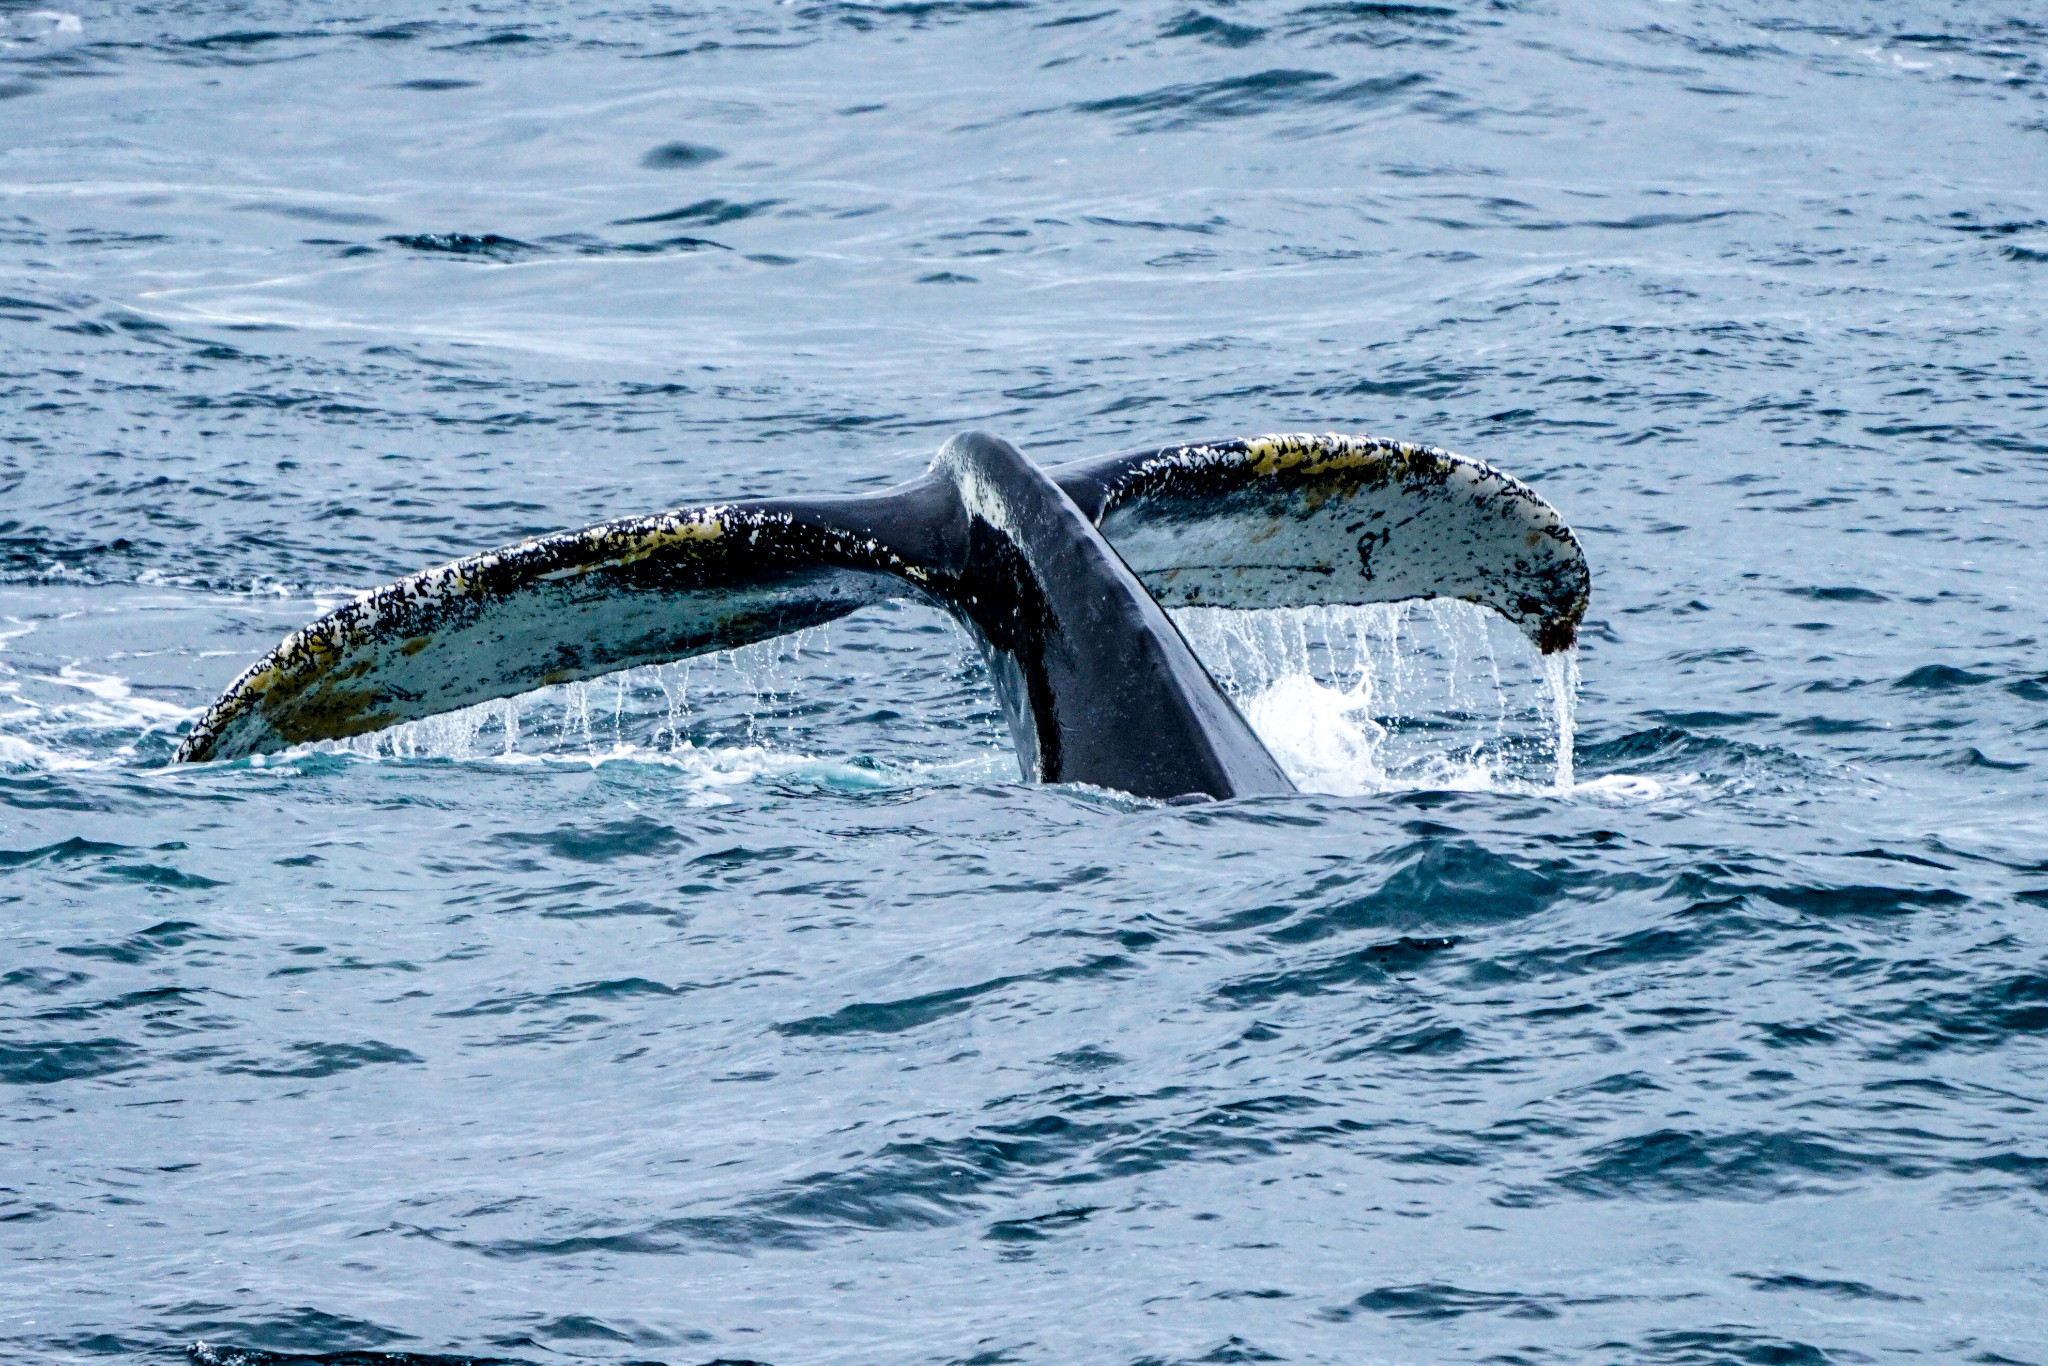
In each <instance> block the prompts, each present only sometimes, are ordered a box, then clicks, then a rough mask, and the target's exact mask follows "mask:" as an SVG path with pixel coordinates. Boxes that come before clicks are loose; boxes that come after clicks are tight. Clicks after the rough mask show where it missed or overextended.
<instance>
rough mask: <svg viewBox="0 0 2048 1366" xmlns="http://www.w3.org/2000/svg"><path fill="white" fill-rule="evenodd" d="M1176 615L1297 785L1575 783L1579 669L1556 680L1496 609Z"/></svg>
mask: <svg viewBox="0 0 2048 1366" xmlns="http://www.w3.org/2000/svg"><path fill="white" fill-rule="evenodd" d="M1172 615H1173V618H1174V621H1175V623H1176V624H1177V625H1178V626H1179V627H1180V629H1181V632H1182V634H1183V635H1185V636H1186V637H1187V639H1188V643H1189V644H1190V645H1191V646H1193V647H1194V650H1195V653H1196V654H1197V655H1199V656H1200V657H1201V660H1202V662H1203V663H1204V664H1205V665H1207V666H1208V668H1209V670H1210V672H1211V673H1213V674H1214V675H1215V676H1216V679H1217V681H1218V682H1220V683H1222V684H1223V686H1224V689H1225V691H1227V692H1229V693H1230V694H1231V696H1232V697H1233V699H1234V700H1235V701H1236V702H1237V704H1238V706H1239V708H1240V709H1241V710H1242V711H1243V712H1244V715H1245V719H1246V720H1247V721H1249V722H1250V723H1251V726H1252V729H1253V730H1254V731H1256V732H1257V733H1258V736H1259V738H1260V739H1261V740H1263V741H1264V742H1265V743H1266V747H1267V748H1268V749H1270V750H1272V751H1273V757H1274V758H1276V759H1278V760H1279V761H1280V766H1281V767H1282V768H1284V769H1286V770H1287V774H1288V776H1289V777H1291V778H1293V779H1294V781H1295V783H1296V784H1297V785H1299V786H1300V787H1302V788H1303V789H1305V790H1308V791H1313V792H1328V793H1332V794H1335V795H1342V796H1351V795H1357V794H1361V793H1368V792H1378V791H1386V790H1392V789H1413V788H1432V789H1448V790H1461V791H1472V790H1487V789H1499V790H1511V791H1536V790H1548V789H1552V788H1554V789H1555V790H1558V791H1569V790H1571V784H1572V778H1573V766H1572V757H1571V742H1572V726H1571V720H1570V717H1571V714H1572V708H1573V703H1574V701H1575V690H1576V688H1577V683H1578V678H1577V673H1576V668H1575V667H1567V668H1566V670H1565V671H1564V672H1559V673H1558V675H1557V677H1556V678H1555V680H1553V679H1552V678H1551V676H1550V670H1549V668H1548V666H1547V665H1546V664H1545V663H1544V662H1542V661H1539V659H1538V656H1537V655H1536V652H1535V650H1534V649H1533V648H1531V647H1530V646H1529V644H1528V643H1527V642H1526V641H1525V640H1524V639H1523V638H1522V636H1521V634H1520V633H1519V632H1517V631H1516V630H1515V629H1514V628H1513V627H1512V626H1511V625H1510V624H1509V623H1507V622H1506V621H1505V620H1503V619H1502V618H1500V617H1499V616H1497V615H1495V614H1494V613H1492V612H1488V611H1486V610H1484V609H1482V608H1478V607H1474V606H1471V605H1469V604H1466V603H1461V602H1423V603H1401V604H1393V605H1382V606H1373V607H1309V608H1291V609H1285V610H1280V611H1265V612H1237V611H1230V610H1227V609H1214V608H1190V609H1182V610H1176V611H1175V612H1173V614H1172ZM1559 699H1562V701H1559ZM1546 778H1548V779H1550V781H1549V782H1545V781H1544V779H1546Z"/></svg>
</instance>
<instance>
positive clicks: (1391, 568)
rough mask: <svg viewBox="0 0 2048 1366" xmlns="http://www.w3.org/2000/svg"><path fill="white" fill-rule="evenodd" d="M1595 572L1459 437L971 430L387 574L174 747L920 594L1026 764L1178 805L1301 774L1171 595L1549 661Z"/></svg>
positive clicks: (366, 728) (699, 645)
mask: <svg viewBox="0 0 2048 1366" xmlns="http://www.w3.org/2000/svg"><path fill="white" fill-rule="evenodd" d="M1587 585H1588V576H1587V571H1586V565H1585V560H1584V557H1583V555H1582V554H1581V553H1580V551H1579V547H1578V543H1577V541H1576V540H1575V539H1574V538H1573V537H1572V535H1571V532H1570V531H1569V530H1568V529H1567V528H1566V527H1565V525H1564V523H1563V521H1562V519H1561V518H1560V517H1559V516H1558V514H1557V513H1556V511H1555V510H1554V509H1553V508H1551V507H1550V505H1549V504H1547V503H1545V502H1544V501H1543V500H1542V499H1541V498H1539V497H1538V496H1537V495H1536V494H1535V493H1534V492H1533V491H1532V490H1530V489H1529V488H1528V487H1527V486H1525V485H1523V484H1521V483H1520V482H1518V481H1516V480H1514V479H1512V478H1510V477H1508V476H1506V475H1503V474H1501V473H1499V472H1498V471H1495V470H1493V469H1491V468H1489V467H1487V466H1485V465H1483V464H1480V463H1478V462H1476V461H1471V460H1466V459H1463V458H1462V457H1459V456H1454V455H1451V454H1449V453H1447V452H1444V451H1438V450H1435V449H1433V448H1428V447H1418V446H1410V445H1406V444H1401V443H1394V442H1383V441H1376V440H1372V439H1370V438H1359V437H1346V436H1309V435H1287V436H1269V437H1255V438H1247V439H1242V440H1233V441H1225V442H1216V443H1206V444H1192V445H1183V446H1172V447H1165V448H1162V449H1158V450H1150V451H1139V452H1132V453H1128V454H1124V455H1115V456H1107V457H1101V458H1098V459H1092V460H1085V461H1079V462H1076V463H1074V464H1070V465H1064V466H1059V467H1056V468H1053V469H1051V470H1040V469H1038V468H1037V467H1035V466H1033V465H1032V464H1031V463H1030V462H1029V461H1028V460H1026V459H1025V458H1024V457H1023V456H1022V455H1021V454H1020V453H1019V452H1018V451H1017V450H1016V448H1015V447H1013V446H1010V445H1009V444H1008V443H1007V442H1004V441H1002V440H1001V439H1000V438H997V437H992V436H988V435H985V434H981V433H969V434H966V435H963V436H959V437H955V438H954V439H953V440H951V441H949V442H948V443H947V444H946V445H945V447H943V448H942V449H941V451H940V453H939V456H938V458H937V459H936V460H935V461H934V462H933V464H932V466H931V468H930V470H928V471H927V472H926V474H925V475H924V476H923V477H922V478H920V479H917V480H914V481H912V482H910V483H908V484H904V485H901V486H899V487H897V488H894V489H890V490H887V491H885V492H883V493H878V494H870V495H864V496H854V497H837V498H809V499H805V498H777V499H757V500H750V501H744V502H734V503H725V504H714V505H710V506H705V507H698V508H690V509H684V510H680V511H674V512H666V513H660V514H656V515H653V516H648V517H634V518H626V519H623V520H620V521H613V522H606V523H603V524H601V525H598V526H594V527H589V528H586V529H584V530H582V531H573V532H563V533H559V534H556V535H552V536H544V537H540V538H538V539H535V540H530V541H525V542H521V543H520V544H518V545H514V546H510V547H507V548H505V549H502V550H496V551H490V552H487V553H484V554H481V555H473V556H470V557H468V558H466V559H462V560H457V561H455V562H454V563H452V564H449V565H445V566H443V567H441V568H438V569H430V570H426V571H424V572H422V573H419V574H415V575H413V576H411V577H410V578H407V579H403V580H400V581H399V582H397V583H394V584H390V585H387V586H386V587H383V588H379V589H376V590H375V591H373V592H371V593H368V594H365V595H364V596H363V597H361V598H359V599H357V600H356V601H355V602H352V603H350V604H348V605H347V606H345V607H342V608H340V609H338V610H336V611H334V612H330V613H329V614H327V615H326V616H324V617H321V618H320V619H319V620H317V621H315V622H313V623H311V624H310V625H308V626H306V627H304V628H302V629H301V630H299V631H296V632H294V633H293V634H292V635H291V636H289V637H287V638H286V639H285V640H284V641H283V643H281V644H280V645H279V646H278V647H277V648H276V649H274V650H272V651H271V652H270V653H269V654H268V655H266V656H265V657H264V658H263V659H261V660H259V661H257V662H256V663H255V664H254V665H252V666H251V667H250V668H249V669H248V670H247V671H246V672H245V673H244V674H243V675H242V676H241V677H240V678H238V679H237V680H236V681H235V682H234V683H233V684H232V685H231V686H230V687H229V688H228V689H227V691H226V692H225V693H224V694H222V696H221V697H220V698H219V700H217V701H216V702H214V703H213V705H212V706H210V707H209V708H207V710H206V711H205V712H204V713H203V714H202V715H201V716H200V718H199V720H198V721H197V722H196V723H195V724H194V726H193V728H192V730H191V731H190V732H189V733H188V734H187V735H186V737H185V739H184V741H183V742H182V743H181V744H180V746H179V748H178V751H177V756H176V757H177V759H179V760H180V761H196V760H208V759H232V758H237V757H241V756H244V755H249V754H257V753H266V752H271V751H275V750H279V749H283V748H285V747H287V746H289V745H293V744H300V743H305V742H307V741H312V740H322V739H340V738H345V737H348V736H352V735H361V734H366V733H368V732H372V731H376V730H381V729H383V728H384V727H386V726H391V725H395V724H398V723H400V722H404V721H412V720H418V719H420V718H423V717H427V716H433V715H437V714H439V713H442V712H446V711H452V710H454V709H456V708H459V707H464V706H469V705H472V704H474V703H478V702H484V701H489V700H491V699H494V698H501V697H509V696H513V695H515V694H518V693H522V692H527V691H530V690H532V689H534V688H537V687H542V686H545V685H547V684H551V683H565V682H573V681H577V680H581V679H588V678H595V677H599V676H601V675H604V674H607V673H612V672H615V671H617V670H619V669H624V668H630V667H633V666H635V665H643V664H656V663H662V662H666V661H669V660H674V659H681V658H686V657H688V656H691V655H697V654H703V653H707V652H709V651H714V650H728V649H735V648H738V647H739V646H742V645H748V644H751V643H754V642H756V641H761V640H767V639H771V638H773V637H776V636H780V635H786V634H788V633H790V632H793V631H797V630H801V629H803V628H805V627H808V626H815V625H818V624H821V623H823V622H827V621H831V620H833V619H834V618H837V617H840V616H843V615H845V614H846V613H848V612H851V611H853V610H855V609H856V608H859V607H861V606H864V605H867V604H870V603H874V602H879V601H882V600H885V599H888V598H893V597H917V598H923V599H926V600H928V601H931V602H934V603H936V604H937V605H939V606H941V607H944V608H945V609H947V610H948V611H949V612H951V613H952V614H953V615H954V617H955V618H956V619H958V620H959V621H960V622H961V623H962V624H963V625H964V626H965V627H966V628H967V629H968V630H969V632H970V633H971V634H972V635H973V636H974V638H975V640H976V642H977V644H979V645H980V647H981V649H982V651H983V653H984V655H985V656H986V658H987V659H988V661H989V665H990V673H991V675H992V677H993V679H994V681H995V685H996V690H997V693H998V695H999V697H1000V698H1001V700H1002V703H1003V710H1004V713H1005V715H1006V717H1007V718H1008V720H1009V723H1010V728H1011V732H1012V735H1013V737H1014V738H1015V740H1016V742H1017V750H1018V758H1019V763H1020V767H1021V768H1022V769H1023V772H1024V775H1025V777H1026V778H1028V779H1035V780H1041V781H1046V782H1085V783H1093V784H1096V785H1099V786H1102V787H1109V788H1115V789H1118V790H1121V791H1126V792H1131V793H1134V794H1136V795H1139V796H1147V797H1162V798H1164V797H1174V796H1179V795H1183V794H1187V793H1207V794H1208V795H1211V796H1216V797H1227V796H1236V795H1248V794H1255V793H1264V792H1286V791H1290V790H1292V788H1291V784H1289V783H1288V781H1287V778H1286V776H1285V775H1284V774H1283V773H1282V772H1281V770H1280V768H1279V766H1278V764H1277V763H1275V762H1274V761H1273V759H1272V757H1271V756H1270V755H1269V754H1267V753H1266V750H1265V748H1264V747H1263V746H1262V745H1261V744H1260V743H1259V742H1258V739H1257V737H1256V736H1254V735H1253V733H1252V732H1251V729H1250V727H1249V726H1247V725H1246V724H1245V722H1244V720H1243V718H1242V717H1241V716H1240V715H1239V714H1238V712H1237V709H1236V708H1235V707H1234V706H1233V705H1232V704H1231V702H1230V700H1229V698H1228V697H1227V696H1225V694H1224V693H1223V692H1222V690H1221V689H1220V688H1219V687H1218V686H1217V685H1216V683H1215V682H1214V681H1213V680H1212V679H1211V678H1210V677H1209V675H1208V673H1207V671H1206V670H1204V669H1203V668H1202V666H1201V664H1200V662H1199V661H1198V660H1196V659H1195V657H1194V655H1193V653H1192V652H1191V651H1190V650H1189V649H1188V647H1187V645H1186V643H1185V642H1184V641H1183V640H1182V639H1181V637H1180V634H1179V632H1178V631H1177V630H1176V629H1175V628H1174V626H1173V624H1172V622H1171V621H1170V620H1169V619H1168V618H1167V617H1166V615H1165V613H1164V611H1163V610H1162V608H1161V604H1162V603H1164V604H1166V605H1172V606H1178V605H1196V604H1199V605H1207V606H1217V607H1240V608H1255V607H1289V606H1307V605H1314V604H1347V603H1353V604H1362V603H1372V602H1391V601H1398V600H1401V599H1406V598H1416V597H1456V598H1462V599H1465V600H1468V601H1472V602H1478V603H1481V604H1484V605H1486V606H1489V607H1492V608H1493V609H1495V610H1496V611H1499V612H1501V613H1502V614H1503V615H1505V616H1507V617H1508V618H1509V619H1510V620H1512V621H1514V622H1516V623H1517V625H1519V626H1520V627H1521V629H1522V630H1523V632H1524V633H1525V634H1526V635H1528V636H1529V638H1530V639H1531V640H1532V641H1534V642H1535V643H1536V645H1537V646H1538V648H1539V649H1541V650H1543V651H1545V652H1550V651H1555V650H1558V649H1562V648H1564V647H1565V646H1567V645H1569V644H1571V642H1572V641H1573V639H1574V638H1575V636H1576V632H1577V628H1578V623H1579V621H1580V619H1581V617H1583V615H1584V613H1585V609H1586V603H1587Z"/></svg>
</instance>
